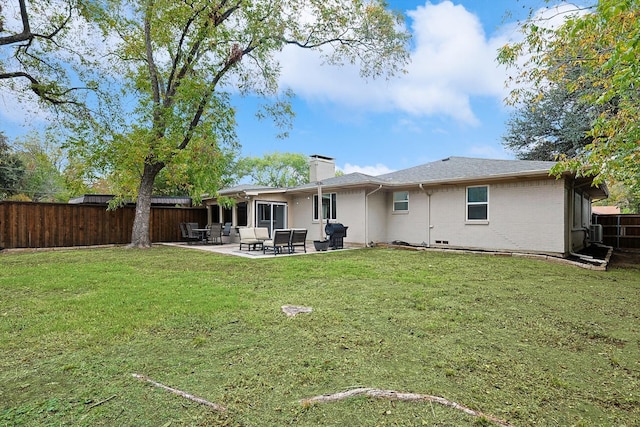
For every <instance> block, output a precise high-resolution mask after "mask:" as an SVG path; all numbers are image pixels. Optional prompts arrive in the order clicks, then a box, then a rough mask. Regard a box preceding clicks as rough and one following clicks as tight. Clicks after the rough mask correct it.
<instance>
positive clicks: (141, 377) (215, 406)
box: [131, 374, 227, 412]
mask: <svg viewBox="0 0 640 427" xmlns="http://www.w3.org/2000/svg"><path fill="white" fill-rule="evenodd" d="M131 375H133V377H134V378H137V379H139V380H142V381H146V382H148V383H151V384H153V385H154V386H156V387H160V388H162V389H165V390H167V391H170V392H171V393H174V394H177V395H178V396H182V397H184V398H185V399H189V400H192V401H194V402H197V403H200V404H202V405H205V406H209V407H211V408H213V409H214V410H216V411H221V412H222V411H226V410H227V408H225V407H224V406H222V405H218V404H217V403H213V402H209V401H208V400H204V399H202V398H200V397H197V396H194V395H192V394H189V393H185V392H184V391H182V390H178V389H175V388H172V387H169V386H166V385H164V384H160V383H159V382H156V381H154V380H152V379H151V378H149V377H147V376H145V375H140V374H131Z"/></svg>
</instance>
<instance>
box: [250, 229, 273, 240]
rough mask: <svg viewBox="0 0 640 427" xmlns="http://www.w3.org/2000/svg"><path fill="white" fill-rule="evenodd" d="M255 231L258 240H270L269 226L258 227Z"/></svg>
mask: <svg viewBox="0 0 640 427" xmlns="http://www.w3.org/2000/svg"><path fill="white" fill-rule="evenodd" d="M253 231H254V232H255V234H256V239H258V240H262V241H263V242H264V241H265V240H269V239H270V237H269V229H268V228H267V227H256V228H254V229H253Z"/></svg>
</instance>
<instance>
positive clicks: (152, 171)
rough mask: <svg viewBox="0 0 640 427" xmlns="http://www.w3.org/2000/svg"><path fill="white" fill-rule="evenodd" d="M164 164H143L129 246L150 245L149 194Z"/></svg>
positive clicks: (144, 246)
mask: <svg viewBox="0 0 640 427" xmlns="http://www.w3.org/2000/svg"><path fill="white" fill-rule="evenodd" d="M163 167H164V164H160V163H155V164H145V166H144V173H143V175H142V179H141V180H140V187H139V188H138V200H137V201H136V216H135V218H134V219H133V230H132V231H131V243H130V244H129V247H130V248H149V247H151V236H150V235H149V225H150V224H149V223H150V220H151V196H152V194H153V182H154V181H155V179H156V176H157V175H158V172H160V171H161V170H162V168H163Z"/></svg>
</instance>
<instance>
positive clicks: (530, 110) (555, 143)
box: [503, 82, 599, 161]
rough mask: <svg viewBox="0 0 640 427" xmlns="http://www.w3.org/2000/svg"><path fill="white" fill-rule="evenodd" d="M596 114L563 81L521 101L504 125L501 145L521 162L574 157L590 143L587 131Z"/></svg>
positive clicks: (593, 109) (593, 108)
mask: <svg viewBox="0 0 640 427" xmlns="http://www.w3.org/2000/svg"><path fill="white" fill-rule="evenodd" d="M598 111H599V109H597V108H595V106H593V105H590V104H588V103H586V102H584V101H583V100H582V96H581V94H579V93H577V92H575V91H574V92H572V91H569V90H568V89H567V87H566V82H561V83H558V84H555V85H554V86H552V87H550V88H547V89H546V90H544V91H543V92H541V93H540V94H539V95H538V96H536V97H534V98H527V99H524V100H523V101H522V103H521V105H519V107H518V108H517V109H516V110H515V111H514V112H513V113H512V114H511V117H510V118H509V119H508V121H507V123H506V125H507V130H506V133H505V135H504V136H503V144H504V146H505V147H506V148H507V149H509V150H511V151H513V152H514V153H515V154H516V156H517V157H518V158H519V159H523V160H546V161H554V160H557V158H558V157H559V156H561V155H565V156H568V157H575V156H576V155H577V154H578V153H579V152H580V150H582V149H583V148H584V147H585V146H586V145H587V144H589V143H591V142H592V140H593V139H592V138H591V137H589V136H588V135H587V132H588V131H589V129H590V125H591V123H593V121H594V120H595V119H596V118H597V116H598Z"/></svg>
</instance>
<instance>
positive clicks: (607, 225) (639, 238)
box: [593, 214, 640, 249]
mask: <svg viewBox="0 0 640 427" xmlns="http://www.w3.org/2000/svg"><path fill="white" fill-rule="evenodd" d="M593 223H594V224H600V225H602V243H604V244H605V245H607V246H613V247H614V248H616V249H640V215H631V214H616V215H593Z"/></svg>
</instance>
